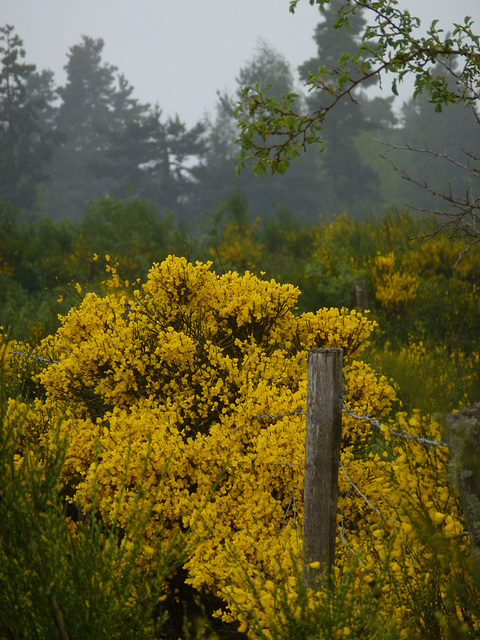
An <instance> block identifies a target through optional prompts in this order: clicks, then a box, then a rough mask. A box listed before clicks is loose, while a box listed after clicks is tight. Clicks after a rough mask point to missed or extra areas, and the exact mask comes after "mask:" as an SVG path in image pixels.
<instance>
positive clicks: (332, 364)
mask: <svg viewBox="0 0 480 640" xmlns="http://www.w3.org/2000/svg"><path fill="white" fill-rule="evenodd" d="M342 357H343V351H342V349H312V350H311V351H310V352H309V355H308V384H307V437H306V443H305V488H304V515H303V579H304V582H305V583H306V584H311V583H312V582H318V581H319V580H320V578H321V577H322V578H326V581H327V584H329V585H330V586H332V584H333V582H332V578H333V569H334V563H335V535H336V519H337V502H338V469H339V461H340V444H341V440H342V396H343V373H342ZM316 561H318V562H319V563H320V566H319V568H318V570H312V569H311V568H310V567H309V565H310V564H311V563H312V562H316ZM312 586H314V585H313V584H312Z"/></svg>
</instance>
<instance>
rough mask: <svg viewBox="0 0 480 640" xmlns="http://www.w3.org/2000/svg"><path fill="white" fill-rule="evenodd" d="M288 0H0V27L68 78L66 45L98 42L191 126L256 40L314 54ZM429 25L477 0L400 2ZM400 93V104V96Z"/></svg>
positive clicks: (142, 93) (309, 24)
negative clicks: (5, 27)
mask: <svg viewBox="0 0 480 640" xmlns="http://www.w3.org/2000/svg"><path fill="white" fill-rule="evenodd" d="M288 6H289V2H288V0H236V1H234V0H173V1H172V0H135V1H134V0H0V23H1V24H13V25H14V27H15V29H16V32H17V33H18V35H19V36H20V37H21V38H23V40H24V47H25V49H26V52H27V59H26V60H27V62H32V63H35V64H36V65H37V69H38V70H41V69H44V68H50V69H52V71H54V72H55V82H56V84H57V85H61V84H63V83H64V81H65V74H64V72H63V66H64V65H65V64H66V62H67V57H66V55H67V52H68V50H69V48H70V47H71V46H73V45H75V44H78V43H79V42H81V36H82V35H83V34H84V35H87V36H90V37H93V38H99V37H101V38H103V39H104V40H105V48H104V55H103V59H104V61H105V62H109V63H110V64H114V65H115V66H117V67H118V69H119V72H121V73H123V74H124V75H125V76H126V78H127V80H128V81H129V82H130V83H131V84H132V85H133V87H134V88H135V91H134V97H137V98H138V99H139V100H140V101H141V102H149V103H151V104H155V103H157V102H158V103H159V105H160V107H161V108H162V109H163V111H164V114H165V115H172V116H173V115H175V114H176V113H178V115H179V116H180V118H181V120H184V121H186V122H187V124H188V125H189V126H192V125H193V124H194V123H195V122H196V121H198V120H199V119H200V118H202V117H203V116H204V115H205V113H206V112H209V113H213V110H214V105H215V102H216V92H217V91H218V90H220V91H223V90H230V91H233V89H234V88H235V77H236V76H237V75H238V71H239V69H240V67H241V66H242V65H244V64H245V63H247V62H248V61H249V60H251V59H252V57H253V56H254V54H255V49H256V46H257V45H258V43H259V41H260V39H264V40H266V42H267V43H268V44H269V45H271V46H272V47H273V48H274V49H276V50H277V51H278V52H279V53H280V54H282V55H284V56H285V57H286V59H287V60H288V61H289V62H290V64H291V66H292V70H293V71H296V68H297V66H298V65H299V64H301V63H302V62H304V61H305V60H307V59H309V58H311V57H312V56H314V55H315V53H316V51H315V44H314V42H313V40H312V35H313V30H314V27H315V25H316V24H317V23H318V22H319V12H318V9H317V8H313V7H311V6H310V4H309V2H308V0H303V1H302V2H301V3H300V4H299V6H298V9H297V12H296V13H295V15H292V14H290V12H289V10H288ZM399 6H400V7H401V8H408V9H410V11H411V12H412V14H413V15H416V16H418V17H420V18H421V19H422V24H423V25H425V26H429V24H430V23H431V21H432V20H433V19H435V18H438V19H439V20H440V24H441V25H442V26H443V27H444V28H445V29H448V28H449V27H451V25H452V24H453V23H454V22H463V18H464V16H465V15H470V16H472V17H473V18H474V19H475V20H476V25H477V28H476V32H477V33H478V32H479V31H480V0H455V1H452V0H420V1H419V0H399ZM406 97H407V96H406V95H405V94H404V98H405V99H406Z"/></svg>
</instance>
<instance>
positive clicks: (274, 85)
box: [205, 42, 320, 219]
mask: <svg viewBox="0 0 480 640" xmlns="http://www.w3.org/2000/svg"><path fill="white" fill-rule="evenodd" d="M236 83H237V90H236V91H235V93H234V94H233V95H228V94H226V93H223V94H220V93H219V95H218V101H217V105H216V112H215V116H214V119H211V120H209V122H208V126H209V137H208V143H209V150H208V154H207V170H208V178H207V179H206V181H205V186H206V188H205V195H206V197H208V198H209V200H208V204H209V206H212V204H213V202H214V200H215V199H222V200H227V199H228V198H229V197H231V195H232V193H235V192H241V193H243V196H244V197H245V199H246V200H247V202H248V206H249V211H250V216H251V217H257V216H261V217H266V216H268V215H269V214H271V213H272V212H273V211H275V210H280V209H283V208H284V207H285V206H286V207H288V208H290V209H291V210H292V211H294V212H295V215H296V216H297V217H299V218H303V219H307V218H311V217H314V216H316V215H318V212H319V210H320V209H319V206H318V205H319V202H318V192H317V191H316V186H315V184H314V181H313V176H312V163H311V154H310V156H309V157H308V158H307V157H305V156H304V157H302V158H301V160H300V161H299V162H296V163H292V165H291V169H290V171H289V172H288V174H286V175H284V176H282V177H281V178H280V177H279V176H264V177H261V178H256V177H254V176H253V175H252V174H251V173H250V172H243V173H242V174H241V176H240V177H239V178H238V177H237V176H236V173H235V167H236V164H237V156H238V153H239V147H238V145H237V144H236V143H235V139H236V137H237V134H238V131H237V128H236V123H237V121H236V119H235V116H234V109H235V103H236V101H237V100H238V99H239V98H240V95H241V88H242V87H243V86H245V85H255V84H256V83H258V84H259V85H260V86H262V87H265V86H267V85H271V86H270V87H269V88H268V89H267V94H268V95H271V96H274V97H276V98H278V97H280V95H281V94H284V93H293V92H295V89H296V87H295V77H294V75H293V73H292V70H291V67H290V65H289V64H288V62H287V61H286V60H285V58H284V57H283V56H282V55H280V54H279V53H278V52H277V51H275V50H274V49H273V48H272V47H271V46H270V45H268V44H267V43H265V42H261V43H260V44H259V46H258V47H257V50H256V52H255V55H254V57H253V58H252V60H250V61H249V62H248V63H247V64H245V65H244V66H243V67H241V69H240V71H239V73H238V76H237V78H236ZM298 101H299V102H300V101H301V97H300V96H299V98H298Z"/></svg>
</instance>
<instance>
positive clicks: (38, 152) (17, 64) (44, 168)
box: [0, 25, 58, 210]
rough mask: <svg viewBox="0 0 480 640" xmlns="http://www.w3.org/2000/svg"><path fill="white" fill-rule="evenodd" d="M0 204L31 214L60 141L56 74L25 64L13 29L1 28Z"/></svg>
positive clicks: (8, 26)
mask: <svg viewBox="0 0 480 640" xmlns="http://www.w3.org/2000/svg"><path fill="white" fill-rule="evenodd" d="M0 55H1V56H2V57H1V60H0V62H1V69H0V200H3V201H5V202H10V203H12V204H14V205H15V206H17V207H21V208H25V209H30V210H32V209H33V208H34V206H35V203H36V200H37V194H38V190H39V187H40V185H41V184H42V183H43V182H45V181H46V180H47V178H48V173H49V161H50V159H51V156H52V152H53V148H54V146H55V144H56V142H57V141H58V136H57V134H56V132H55V124H54V121H53V102H54V98H55V96H54V89H53V74H52V72H51V71H42V72H41V73H38V72H37V71H36V66H35V65H34V64H27V63H25V62H24V58H25V55H26V54H25V50H24V49H23V41H22V39H21V38H20V37H19V36H18V35H17V34H15V32H14V27H13V26H11V25H6V26H4V27H0Z"/></svg>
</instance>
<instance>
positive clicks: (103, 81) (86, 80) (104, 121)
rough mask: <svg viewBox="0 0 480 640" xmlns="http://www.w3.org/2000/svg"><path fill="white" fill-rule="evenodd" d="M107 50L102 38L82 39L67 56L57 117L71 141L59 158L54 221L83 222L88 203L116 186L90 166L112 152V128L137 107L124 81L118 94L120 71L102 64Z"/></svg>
mask: <svg viewBox="0 0 480 640" xmlns="http://www.w3.org/2000/svg"><path fill="white" fill-rule="evenodd" d="M103 47H104V42H103V40H102V39H100V38H99V39H96V40H95V39H93V38H89V37H87V36H83V38H82V42H81V43H80V44H77V45H74V46H73V47H71V48H70V52H69V54H68V62H67V64H66V65H65V69H66V72H67V81H66V84H65V86H63V87H60V88H59V89H58V95H59V97H60V99H61V104H60V107H59V109H58V114H57V126H58V128H59V130H60V131H63V132H64V134H65V136H66V139H65V142H64V144H63V145H62V146H61V148H60V149H59V150H58V152H57V154H56V155H55V161H54V183H53V185H52V189H51V190H50V198H49V203H48V206H49V213H50V215H52V216H53V217H54V218H63V217H65V216H66V217H72V218H75V217H79V216H80V215H81V213H82V207H83V204H84V203H85V202H87V201H89V200H95V199H97V198H99V197H100V196H101V195H103V194H104V193H108V192H109V191H110V190H111V188H112V187H113V186H114V182H113V181H112V179H110V178H109V177H98V176H96V175H95V172H94V171H93V170H92V168H91V164H92V163H94V162H95V161H96V159H97V158H98V157H99V156H101V155H102V154H104V153H105V151H106V150H107V149H108V146H109V135H108V132H109V131H110V129H111V128H112V127H115V126H119V124H118V120H119V119H120V120H121V119H122V118H124V117H125V113H122V114H121V116H120V117H119V111H121V110H122V109H123V111H125V110H127V111H128V110H134V109H135V107H136V104H135V102H133V103H128V98H129V88H128V86H127V84H126V83H125V81H124V80H121V81H120V87H119V89H117V80H116V75H115V74H116V71H117V69H116V67H114V66H113V65H110V64H107V63H104V62H102V51H103Z"/></svg>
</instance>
